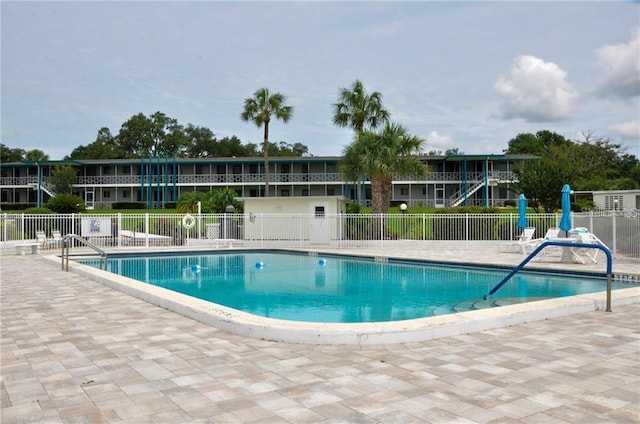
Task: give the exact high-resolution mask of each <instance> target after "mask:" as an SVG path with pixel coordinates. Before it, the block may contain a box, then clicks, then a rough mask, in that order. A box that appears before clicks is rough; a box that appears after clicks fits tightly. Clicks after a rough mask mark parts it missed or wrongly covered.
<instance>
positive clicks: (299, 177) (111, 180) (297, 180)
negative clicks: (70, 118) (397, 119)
mask: <svg viewBox="0 0 640 424" xmlns="http://www.w3.org/2000/svg"><path fill="white" fill-rule="evenodd" d="M484 179H485V176H484V174H483V173H481V172H471V173H467V174H466V181H467V182H470V183H472V182H480V181H483V180H484ZM488 179H489V180H493V181H496V180H497V181H513V180H515V175H514V174H513V172H508V171H492V172H490V173H489V174H488ZM393 180H394V181H396V182H398V183H400V182H406V183H423V184H424V183H434V182H443V183H445V182H448V183H459V182H461V181H462V180H463V174H462V173H460V172H432V173H429V174H428V175H424V176H412V177H399V176H394V178H393ZM42 181H43V183H46V182H47V181H48V177H43V179H42ZM142 182H143V177H142V176H140V175H102V176H79V177H78V178H77V181H76V183H75V186H77V187H82V186H139V185H141V184H142ZM343 182H345V181H344V179H343V177H342V175H340V173H337V172H328V173H295V174H294V173H290V174H280V173H274V174H270V175H269V183H271V184H326V183H343ZM263 183H264V175H263V174H183V175H178V176H177V179H176V180H175V184H177V185H181V186H184V185H200V184H201V185H206V184H221V185H223V184H224V185H230V184H263ZM34 184H38V177H37V176H29V177H2V178H0V186H2V187H29V186H31V187H33V186H34ZM144 184H145V185H157V184H159V185H165V184H168V185H172V184H174V178H173V176H171V175H145V176H144Z"/></svg>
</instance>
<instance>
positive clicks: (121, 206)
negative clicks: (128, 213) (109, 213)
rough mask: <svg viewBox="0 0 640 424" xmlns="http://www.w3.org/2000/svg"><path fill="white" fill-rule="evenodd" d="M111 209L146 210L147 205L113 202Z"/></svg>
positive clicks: (142, 203)
mask: <svg viewBox="0 0 640 424" xmlns="http://www.w3.org/2000/svg"><path fill="white" fill-rule="evenodd" d="M111 208H112V209H146V208H147V204H146V203H144V202H114V203H113V204H112V205H111Z"/></svg>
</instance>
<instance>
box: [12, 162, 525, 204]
mask: <svg viewBox="0 0 640 424" xmlns="http://www.w3.org/2000/svg"><path fill="white" fill-rule="evenodd" d="M340 159H341V158H340V157H335V156H318V157H315V156H314V157H272V158H270V164H269V167H270V169H269V172H270V178H269V191H270V193H269V196H270V197H273V196H279V197H286V196H344V197H346V198H347V199H352V200H353V199H355V198H356V192H357V190H356V189H357V186H356V185H357V184H362V188H363V190H362V192H363V193H364V195H365V198H366V201H368V200H369V199H370V198H371V190H370V183H369V181H368V180H367V179H366V178H363V180H362V181H359V182H353V181H345V180H344V179H343V178H342V176H341V175H340V172H339V169H338V163H339V161H340ZM534 159H535V158H534V157H532V156H528V155H450V156H424V157H421V160H423V161H424V162H425V163H426V165H427V167H428V172H427V173H425V175H416V176H412V177H398V176H395V177H394V179H393V196H392V199H393V201H394V202H398V203H399V202H405V203H407V204H409V205H425V206H435V207H444V206H458V205H485V206H490V205H496V206H502V205H503V204H504V201H505V200H507V199H514V198H515V197H516V196H517V193H514V192H512V191H511V190H510V188H511V185H512V183H513V181H514V174H513V168H514V166H515V165H516V164H519V163H522V162H525V161H529V160H534ZM61 164H68V165H72V166H74V167H75V168H76V170H77V181H76V183H75V184H74V186H73V188H74V193H75V194H77V195H79V196H80V197H82V198H83V199H84V200H85V202H86V204H87V206H88V207H98V206H100V207H106V208H109V207H111V205H112V204H113V203H117V202H144V203H146V204H147V207H149V208H161V207H163V206H164V205H165V204H166V203H172V202H176V201H177V199H178V198H179V196H180V195H181V194H182V193H185V192H190V191H205V192H208V191H211V190H216V189H221V188H231V189H233V190H235V191H236V192H237V193H238V196H239V197H241V198H248V197H264V196H265V192H264V189H265V184H264V161H263V158H261V157H252V158H203V159H187V158H168V157H152V158H141V159H137V160H136V159H114V160H73V161H71V160H70V161H41V162H33V161H23V162H14V163H3V164H0V190H1V203H2V209H11V205H12V204H24V203H33V204H36V205H42V204H44V203H45V202H46V201H47V199H48V198H50V197H51V196H53V195H55V193H54V190H53V187H52V186H51V184H50V176H51V175H52V173H53V172H54V169H55V166H57V165H61Z"/></svg>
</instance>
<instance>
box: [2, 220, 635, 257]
mask: <svg viewBox="0 0 640 424" xmlns="http://www.w3.org/2000/svg"><path fill="white" fill-rule="evenodd" d="M527 218H528V222H529V226H531V227H535V228H536V236H537V237H542V236H544V234H545V233H546V231H547V229H548V228H550V227H558V225H559V222H560V218H561V215H560V214H528V215H527ZM572 219H573V221H572V222H573V227H585V228H587V229H589V230H590V231H591V232H592V233H594V234H595V235H596V236H597V237H598V238H600V239H601V240H602V241H603V242H604V243H605V244H606V245H607V246H608V247H609V248H610V249H611V250H612V252H613V254H614V255H615V256H616V257H627V258H635V259H639V260H640V217H639V215H638V211H637V210H635V209H634V210H627V211H607V212H589V213H574V214H572ZM0 221H1V233H0V239H1V240H2V247H3V249H10V248H12V245H15V244H16V243H19V242H22V241H26V240H36V233H37V232H44V234H45V235H46V237H47V238H48V240H47V241H46V242H45V243H44V244H43V247H44V248H47V247H52V248H53V247H55V246H56V245H55V244H54V243H51V244H49V243H48V242H49V241H52V239H51V236H52V233H53V232H54V231H60V232H61V233H62V234H63V235H64V234H77V235H80V236H81V237H84V238H86V239H87V240H88V241H90V242H91V243H93V244H95V245H97V246H100V247H107V248H108V247H120V248H126V247H129V246H137V247H141V246H143V247H154V246H188V247H194V246H200V247H207V246H211V247H218V246H220V245H221V244H226V243H228V244H230V245H236V246H246V247H302V248H305V247H350V248H358V247H362V248H394V249H409V248H411V249H416V248H420V249H429V248H442V247H443V246H446V248H450V249H455V248H456V247H461V248H462V247H464V248H468V246H469V244H468V243H467V242H475V243H480V244H481V243H482V242H485V243H488V244H494V243H495V242H497V241H501V240H514V239H517V238H518V236H519V234H520V232H521V230H520V229H519V228H518V227H517V221H518V215H517V214H444V213H443V214H389V215H368V214H367V215H365V214H339V215H323V216H315V215H294V214H268V215H267V214H233V215H227V214H202V215H197V214H196V215H193V216H191V215H189V216H187V215H182V214H148V213H147V214H57V215H25V214H3V215H0ZM445 242H446V243H445Z"/></svg>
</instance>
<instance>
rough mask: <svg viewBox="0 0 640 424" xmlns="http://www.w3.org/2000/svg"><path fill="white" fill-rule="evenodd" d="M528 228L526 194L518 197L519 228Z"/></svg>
mask: <svg viewBox="0 0 640 424" xmlns="http://www.w3.org/2000/svg"><path fill="white" fill-rule="evenodd" d="M526 227H527V198H526V197H524V194H520V196H519V197H518V228H526Z"/></svg>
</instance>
